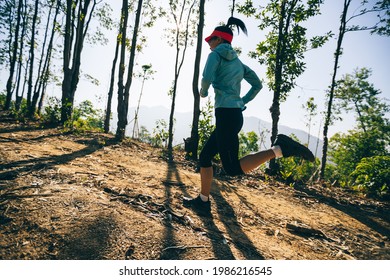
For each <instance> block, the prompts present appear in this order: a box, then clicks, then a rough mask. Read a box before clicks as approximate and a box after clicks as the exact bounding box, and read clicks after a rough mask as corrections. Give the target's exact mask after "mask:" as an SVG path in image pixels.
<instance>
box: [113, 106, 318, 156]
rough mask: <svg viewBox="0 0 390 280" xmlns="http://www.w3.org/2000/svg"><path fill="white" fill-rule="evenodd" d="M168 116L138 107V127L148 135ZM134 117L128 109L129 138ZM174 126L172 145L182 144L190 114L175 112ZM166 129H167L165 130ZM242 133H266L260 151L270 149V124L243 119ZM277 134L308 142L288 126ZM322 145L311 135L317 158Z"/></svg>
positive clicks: (158, 110) (302, 133) (164, 110)
mask: <svg viewBox="0 0 390 280" xmlns="http://www.w3.org/2000/svg"><path fill="white" fill-rule="evenodd" d="M169 114H170V110H169V109H167V108H165V107H163V106H157V107H140V110H139V115H138V127H139V128H141V126H144V127H145V128H146V129H147V130H148V131H149V132H150V133H152V132H153V130H154V129H155V127H156V122H157V121H158V120H161V119H163V120H165V121H166V122H167V125H168V124H169V121H168V120H169ZM134 116H135V108H134V107H130V108H129V116H128V120H129V123H128V125H127V128H126V135H127V136H131V135H132V132H133V128H134ZM175 119H176V122H175V126H174V143H173V144H174V145H178V144H181V143H183V138H187V137H189V136H190V133H191V123H192V112H184V113H183V112H175ZM116 125H117V118H116V116H114V117H113V119H112V120H111V130H112V131H115V130H116ZM167 129H168V128H167ZM242 131H244V132H250V131H254V132H256V133H257V134H258V135H259V134H260V132H263V131H266V132H265V133H266V134H265V143H263V144H262V147H261V149H265V148H268V147H270V135H271V132H270V131H271V123H270V122H267V121H264V120H261V119H259V118H257V117H245V119H244V126H243V129H242ZM279 133H283V134H286V135H291V134H294V135H295V136H296V137H297V138H298V139H299V141H300V142H301V143H303V144H306V143H307V142H308V133H307V132H306V131H304V130H300V129H294V128H290V127H288V126H284V125H279ZM322 143H323V141H322V140H321V139H318V138H317V137H315V136H313V135H311V136H310V143H309V149H310V150H311V151H312V152H313V153H314V154H316V156H317V157H321V154H322Z"/></svg>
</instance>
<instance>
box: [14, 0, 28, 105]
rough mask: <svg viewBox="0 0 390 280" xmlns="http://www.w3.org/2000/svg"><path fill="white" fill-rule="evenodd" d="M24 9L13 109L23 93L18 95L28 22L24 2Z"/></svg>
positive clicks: (20, 100)
mask: <svg viewBox="0 0 390 280" xmlns="http://www.w3.org/2000/svg"><path fill="white" fill-rule="evenodd" d="M24 8H25V10H24V11H23V15H22V18H23V21H22V33H21V36H20V48H19V56H18V69H17V74H16V75H17V77H16V90H15V109H16V111H19V109H20V106H21V104H22V99H23V94H21V95H19V92H20V84H21V80H22V79H21V77H22V69H23V50H24V37H25V34H26V27H27V24H28V17H27V4H25V7H24Z"/></svg>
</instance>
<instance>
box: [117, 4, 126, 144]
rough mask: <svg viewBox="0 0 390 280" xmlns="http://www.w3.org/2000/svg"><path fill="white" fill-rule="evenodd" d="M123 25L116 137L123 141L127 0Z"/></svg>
mask: <svg viewBox="0 0 390 280" xmlns="http://www.w3.org/2000/svg"><path fill="white" fill-rule="evenodd" d="M121 17H122V21H123V22H122V25H121V32H120V33H121V35H122V38H121V53H120V61H119V73H118V105H117V113H118V122H117V130H116V137H117V139H118V140H121V139H123V138H122V135H124V134H125V132H124V131H123V132H122V131H120V128H122V127H126V124H127V119H126V118H125V119H124V118H123V116H122V114H123V109H122V107H123V103H124V88H125V86H124V83H123V76H124V74H125V57H126V36H127V21H128V18H129V7H128V2H127V0H123V2H122V16H121Z"/></svg>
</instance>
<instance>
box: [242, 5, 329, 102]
mask: <svg viewBox="0 0 390 280" xmlns="http://www.w3.org/2000/svg"><path fill="white" fill-rule="evenodd" d="M253 2H254V1H251V0H246V1H245V3H244V4H242V5H238V11H239V12H240V13H242V14H244V15H246V16H254V17H255V18H257V19H259V29H260V30H267V31H268V33H267V35H266V39H265V40H264V41H262V42H260V43H259V44H258V45H257V48H256V50H255V51H253V52H251V54H250V55H251V57H253V58H256V59H258V61H259V62H260V64H266V65H267V72H266V74H267V78H268V81H269V82H268V86H269V88H270V89H272V90H273V91H277V92H278V95H279V94H280V100H281V101H283V100H285V98H286V97H287V94H288V93H289V92H290V91H291V89H293V88H294V86H295V79H296V78H297V77H299V76H300V75H301V74H302V73H303V72H304V71H305V68H306V66H305V63H304V60H303V59H304V55H303V54H304V52H306V51H307V50H308V42H309V40H308V39H307V38H306V28H305V27H303V25H302V23H304V22H305V21H307V20H308V19H309V18H310V17H313V16H316V15H318V14H320V5H321V4H322V1H300V0H294V1H279V0H271V1H269V2H268V4H267V5H266V6H265V7H260V8H259V9H256V8H255V7H254V5H253ZM304 2H306V3H304ZM330 36H331V33H327V34H326V35H324V36H315V37H313V38H312V39H310V42H311V46H310V47H311V48H317V47H321V46H322V45H324V44H325V42H326V41H327V40H328V39H329V37H330Z"/></svg>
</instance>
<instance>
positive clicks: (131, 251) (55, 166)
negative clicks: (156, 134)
mask: <svg viewBox="0 0 390 280" xmlns="http://www.w3.org/2000/svg"><path fill="white" fill-rule="evenodd" d="M199 183H200V182H199V174H198V173H196V172H195V165H194V163H192V162H189V161H186V160H185V159H184V157H183V156H182V154H180V153H177V154H176V155H175V161H174V162H172V163H169V162H167V160H165V159H164V157H163V153H162V151H161V150H159V149H156V148H152V147H150V146H148V145H146V144H143V143H139V142H136V141H130V140H126V141H125V142H123V143H116V142H115V141H113V136H112V135H108V134H97V133H89V134H85V135H71V134H64V133H63V132H62V131H61V130H59V129H42V128H39V127H38V126H36V125H34V124H18V123H16V122H14V121H13V120H12V119H10V118H6V117H4V116H2V117H1V119H0V259H12V260H19V259H28V260H31V259H60V260H64V259H73V260H78V259H92V260H97V259H111V260H118V259H143V260H145V259H146V260H151V259H153V260H155V259H185V260H194V259H201V260H205V259H218V260H221V259H272V260H279V259H287V260H291V259H293V260H302V259H304V260H318V259H319V260H329V259H337V260H339V259H385V260H389V259H390V241H389V237H390V211H389V209H390V208H389V202H385V201H375V200H370V199H367V198H362V197H358V196H356V195H354V194H350V193H346V192H343V191H342V190H340V189H338V188H334V187H323V186H319V185H315V184H313V185H308V186H301V187H297V188H292V187H289V186H286V185H283V184H281V183H278V182H276V181H274V180H272V179H270V178H265V177H264V176H262V175H261V174H260V173H258V174H251V175H249V176H244V177H240V178H229V177H224V176H219V177H218V178H217V179H216V181H215V184H214V186H213V190H212V217H211V218H210V217H208V218H207V217H200V216H198V215H197V214H196V213H194V212H192V211H191V210H189V209H186V208H183V207H182V206H181V199H182V197H183V196H195V195H196V194H197V192H198V189H199Z"/></svg>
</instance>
